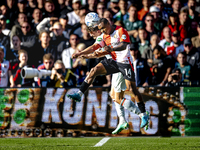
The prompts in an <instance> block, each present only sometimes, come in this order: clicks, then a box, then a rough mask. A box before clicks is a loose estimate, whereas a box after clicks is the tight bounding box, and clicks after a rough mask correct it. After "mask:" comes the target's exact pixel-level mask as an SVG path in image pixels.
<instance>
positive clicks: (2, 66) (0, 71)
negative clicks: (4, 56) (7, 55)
mask: <svg viewBox="0 0 200 150" xmlns="http://www.w3.org/2000/svg"><path fill="white" fill-rule="evenodd" d="M9 70H11V66H10V63H9V61H7V60H4V61H3V62H2V63H0V87H7V86H8V76H9V75H8V71H9Z"/></svg>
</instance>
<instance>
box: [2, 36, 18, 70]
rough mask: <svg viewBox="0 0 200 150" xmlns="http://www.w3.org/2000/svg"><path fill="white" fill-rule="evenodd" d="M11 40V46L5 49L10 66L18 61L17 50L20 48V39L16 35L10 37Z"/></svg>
mask: <svg viewBox="0 0 200 150" xmlns="http://www.w3.org/2000/svg"><path fill="white" fill-rule="evenodd" d="M11 42H12V45H13V48H12V49H9V50H8V51H7V53H6V60H8V61H9V62H10V64H11V67H13V66H14V64H16V63H19V55H18V52H19V50H20V49H21V39H20V37H19V36H18V35H13V36H12V38H11Z"/></svg>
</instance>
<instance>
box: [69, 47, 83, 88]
mask: <svg viewBox="0 0 200 150" xmlns="http://www.w3.org/2000/svg"><path fill="white" fill-rule="evenodd" d="M85 48H86V45H85V44H83V43H80V44H78V45H77V47H76V51H82V50H84V49H85ZM72 72H73V73H75V74H76V75H78V81H77V85H81V84H82V82H83V81H84V80H85V77H86V72H87V62H86V59H84V58H80V57H78V58H75V59H73V68H72Z"/></svg>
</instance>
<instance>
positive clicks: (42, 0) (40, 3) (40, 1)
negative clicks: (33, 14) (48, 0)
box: [37, 0, 45, 12]
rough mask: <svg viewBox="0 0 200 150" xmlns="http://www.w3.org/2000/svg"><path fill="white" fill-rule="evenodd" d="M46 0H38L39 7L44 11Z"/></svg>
mask: <svg viewBox="0 0 200 150" xmlns="http://www.w3.org/2000/svg"><path fill="white" fill-rule="evenodd" d="M44 2H45V1H44V0H37V8H39V9H40V10H41V11H42V12H44V11H45V9H44Z"/></svg>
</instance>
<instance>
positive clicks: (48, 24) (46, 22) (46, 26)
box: [36, 17, 58, 33]
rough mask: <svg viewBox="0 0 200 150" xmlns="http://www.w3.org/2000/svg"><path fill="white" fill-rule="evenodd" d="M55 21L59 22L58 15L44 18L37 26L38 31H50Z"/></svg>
mask: <svg viewBox="0 0 200 150" xmlns="http://www.w3.org/2000/svg"><path fill="white" fill-rule="evenodd" d="M55 22H58V18H57V17H47V18H44V19H43V20H42V21H41V22H40V23H39V24H38V25H37V26H36V29H37V33H40V32H41V31H44V30H45V31H50V29H51V28H52V26H53V24H54V23H55Z"/></svg>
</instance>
